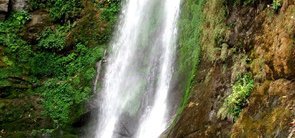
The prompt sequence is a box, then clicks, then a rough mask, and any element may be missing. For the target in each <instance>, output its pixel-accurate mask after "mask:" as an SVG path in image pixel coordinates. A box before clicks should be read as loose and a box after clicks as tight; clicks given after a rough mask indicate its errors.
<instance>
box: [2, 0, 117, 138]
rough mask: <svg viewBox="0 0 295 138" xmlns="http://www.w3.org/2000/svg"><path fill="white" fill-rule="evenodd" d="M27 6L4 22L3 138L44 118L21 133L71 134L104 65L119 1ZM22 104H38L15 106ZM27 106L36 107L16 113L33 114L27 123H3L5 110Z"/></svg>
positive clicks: (74, 0)
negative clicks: (65, 130)
mask: <svg viewBox="0 0 295 138" xmlns="http://www.w3.org/2000/svg"><path fill="white" fill-rule="evenodd" d="M28 3H29V5H28V10H27V11H25V10H24V11H14V12H12V13H10V14H9V16H8V17H7V19H6V20H4V21H0V76H1V78H0V91H1V99H0V102H1V103H0V104H1V108H0V112H1V118H2V116H3V118H2V120H1V128H4V129H3V130H2V132H1V135H3V136H4V137H6V136H12V137H13V136H16V135H19V133H15V132H16V131H22V129H23V128H22V129H19V128H17V127H15V126H22V125H21V124H22V123H26V122H25V121H22V120H35V121H37V119H38V118H40V119H39V120H38V121H37V122H36V123H31V124H26V125H29V126H30V127H28V128H27V129H26V130H25V132H24V131H22V132H21V133H22V134H23V136H28V135H31V136H32V135H38V133H39V132H40V133H44V131H43V130H44V129H47V130H50V129H52V130H55V129H56V128H69V126H71V125H72V123H74V121H76V120H77V119H78V118H79V116H80V115H82V114H84V113H85V111H84V110H85V107H84V105H85V102H86V101H87V100H88V99H89V98H90V96H91V95H92V92H93V91H92V85H93V84H92V80H93V79H94V77H95V74H96V69H95V64H96V62H98V61H99V60H100V59H102V56H103V53H104V49H105V48H106V45H107V43H108V42H109V40H110V38H111V34H112V30H113V28H114V25H115V23H116V20H117V14H118V12H119V9H120V2H119V1H99V2H94V1H93V2H89V1H82V0H70V1H63V0H57V1H46V2H43V1H42V0H30V1H29V2H28ZM33 97H35V99H34V98H33ZM36 97H38V98H36ZM22 99H31V100H36V101H38V102H32V101H27V100H25V101H23V102H18V103H19V104H20V105H18V103H17V102H12V101H22ZM10 101H11V102H10ZM21 104H23V105H21ZM25 104H29V105H31V104H32V105H31V106H29V107H28V108H17V109H18V110H17V111H15V112H16V113H19V114H22V115H25V114H30V116H29V117H28V118H27V117H26V119H24V116H14V118H12V119H9V118H5V117H4V116H6V114H8V113H5V111H6V109H9V108H14V107H13V106H20V107H23V106H25ZM37 107H38V108H37ZM40 107H42V108H40ZM34 110H37V111H34ZM35 112H36V113H37V112H41V113H42V114H35ZM2 113H3V114H2ZM38 124H45V125H42V126H38ZM32 130H37V131H34V133H32V132H33V131H32ZM39 130H40V131H39ZM27 132H28V134H26V133H27ZM45 132H52V131H45ZM14 133H15V134H14Z"/></svg>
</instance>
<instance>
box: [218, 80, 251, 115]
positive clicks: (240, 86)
mask: <svg viewBox="0 0 295 138" xmlns="http://www.w3.org/2000/svg"><path fill="white" fill-rule="evenodd" d="M253 88H254V80H253V79H252V77H251V75H250V74H245V75H242V76H241V77H240V78H239V79H238V80H237V81H236V82H235V83H234V85H233V86H232V93H231V94H230V95H229V96H228V97H227V98H226V99H225V101H224V103H223V105H222V107H221V108H220V109H219V111H218V113H217V115H218V116H219V117H220V118H221V119H224V118H226V117H228V118H233V119H234V120H236V119H237V118H238V116H239V114H240V112H241V111H242V109H243V107H244V106H245V105H246V102H247V98H248V97H249V96H250V94H251V91H252V89H253Z"/></svg>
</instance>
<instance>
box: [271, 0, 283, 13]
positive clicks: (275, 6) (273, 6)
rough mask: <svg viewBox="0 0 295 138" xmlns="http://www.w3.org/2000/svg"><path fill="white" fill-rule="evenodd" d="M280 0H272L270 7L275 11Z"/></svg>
mask: <svg viewBox="0 0 295 138" xmlns="http://www.w3.org/2000/svg"><path fill="white" fill-rule="evenodd" d="M281 3H282V0H273V1H272V8H273V9H274V10H275V11H277V10H279V8H280V7H281V6H282V4H281Z"/></svg>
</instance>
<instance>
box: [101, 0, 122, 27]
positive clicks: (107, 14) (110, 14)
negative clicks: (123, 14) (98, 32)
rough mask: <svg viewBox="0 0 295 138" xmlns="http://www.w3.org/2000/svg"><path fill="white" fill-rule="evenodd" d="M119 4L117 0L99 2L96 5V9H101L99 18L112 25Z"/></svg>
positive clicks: (115, 18)
mask: <svg viewBox="0 0 295 138" xmlns="http://www.w3.org/2000/svg"><path fill="white" fill-rule="evenodd" d="M120 3H121V2H120V1H119V0H108V1H102V2H100V3H99V4H98V7H99V8H101V9H102V13H101V18H102V19H103V20H105V21H108V22H111V23H114V22H115V21H116V20H117V17H118V16H117V15H118V13H119V12H120V9H121V5H120ZM106 5H107V6H106Z"/></svg>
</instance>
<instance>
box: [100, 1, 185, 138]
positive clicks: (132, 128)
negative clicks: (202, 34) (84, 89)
mask: <svg viewBox="0 0 295 138" xmlns="http://www.w3.org/2000/svg"><path fill="white" fill-rule="evenodd" d="M123 5H124V6H123V9H122V13H121V17H120V22H119V24H118V29H117V31H116V33H115V35H114V39H113V41H112V43H111V47H110V53H109V56H108V58H107V65H106V71H105V74H104V78H103V85H102V89H101V90H100V92H99V94H100V96H101V97H102V100H101V101H100V102H99V106H100V111H99V115H98V126H97V128H96V132H95V133H96V134H95V137H96V138H112V137H138V138H144V137H146V138H156V137H159V136H160V134H161V133H162V132H163V131H164V130H165V129H166V127H167V122H168V121H169V116H168V113H169V106H168V105H167V102H168V95H169V92H170V83H171V79H172V74H173V65H174V61H175V52H176V39H177V25H176V23H177V19H178V16H179V6H180V0H127V1H126V2H125V3H124V4H123Z"/></svg>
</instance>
